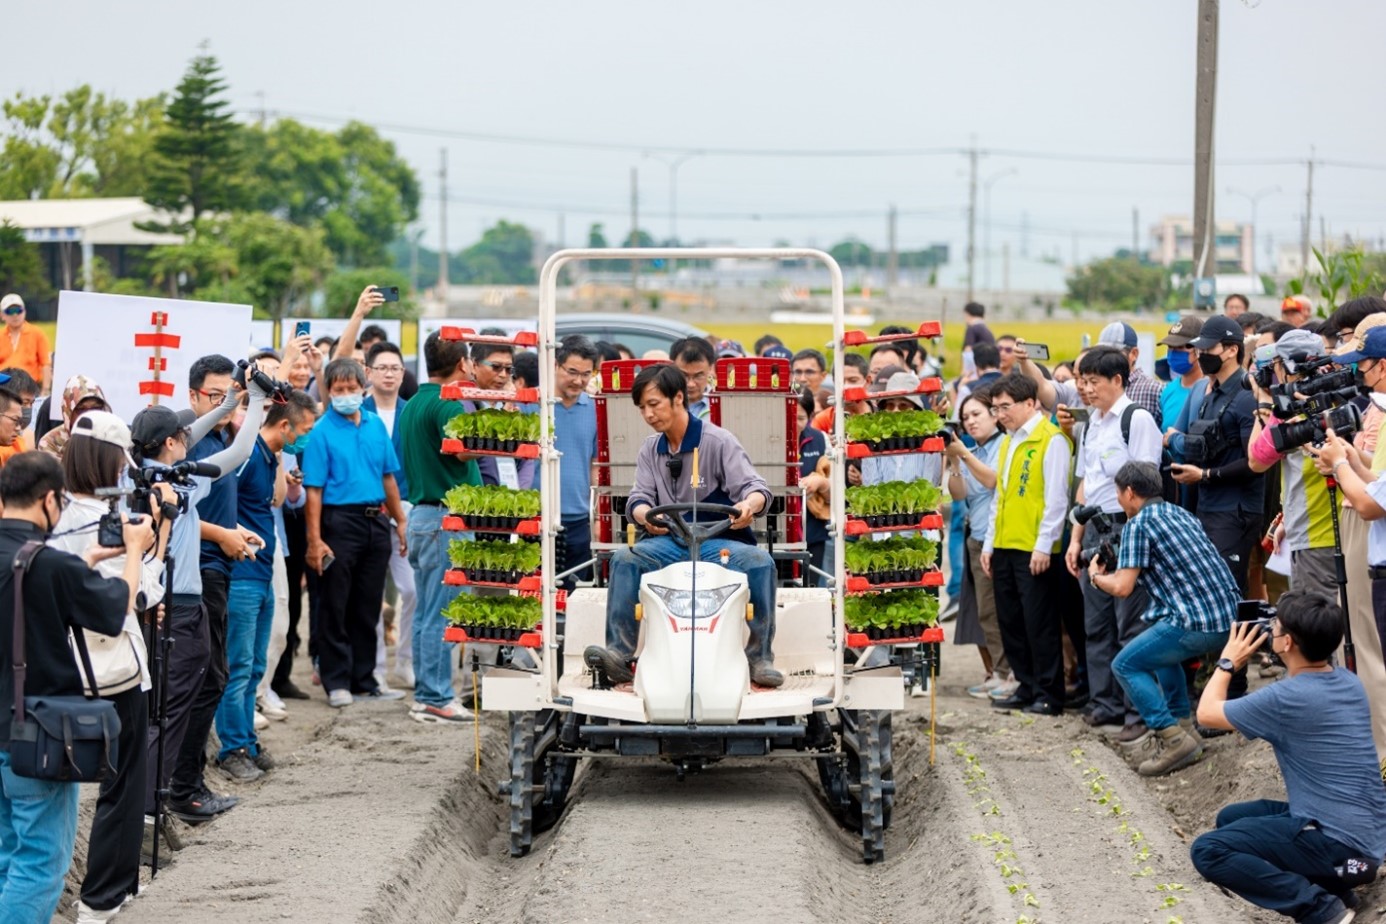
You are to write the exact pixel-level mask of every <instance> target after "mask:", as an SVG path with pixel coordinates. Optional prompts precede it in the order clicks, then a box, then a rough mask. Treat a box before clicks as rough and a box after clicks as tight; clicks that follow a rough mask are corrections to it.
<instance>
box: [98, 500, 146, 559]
mask: <svg viewBox="0 0 1386 924" xmlns="http://www.w3.org/2000/svg"><path fill="white" fill-rule="evenodd" d="M134 493H135V492H134V491H124V490H122V489H120V488H97V489H96V496H97V497H104V498H106V500H107V502H108V503H109V504H110V509H108V510H107V511H106V512H105V513H103V514H102V515H101V519H99V520H97V521H96V544H97V545H99V546H101V547H102V548H103V549H121V548H124V547H125V524H124V521H123V520H122V518H121V515H120V509H119V504H120V499H121V498H122V497H128V496H130V495H133V494H134ZM130 522H131V523H138V522H140V517H139V516H137V515H134V514H131V516H130Z"/></svg>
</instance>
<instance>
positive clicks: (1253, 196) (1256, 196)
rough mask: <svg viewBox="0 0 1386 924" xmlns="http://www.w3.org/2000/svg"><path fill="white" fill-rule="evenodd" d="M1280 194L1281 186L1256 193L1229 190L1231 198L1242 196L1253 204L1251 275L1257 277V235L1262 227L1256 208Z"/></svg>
mask: <svg viewBox="0 0 1386 924" xmlns="http://www.w3.org/2000/svg"><path fill="white" fill-rule="evenodd" d="M1278 192H1280V187H1279V186H1267V187H1266V188H1265V189H1258V190H1256V192H1254V193H1248V192H1242V191H1241V190H1240V189H1232V188H1229V189H1228V190H1227V194H1228V195H1229V196H1242V197H1244V198H1246V199H1247V200H1248V201H1249V202H1250V203H1251V275H1253V276H1255V275H1256V235H1257V234H1259V233H1260V226H1259V225H1258V224H1256V206H1257V205H1258V204H1259V203H1260V201H1261V200H1262V199H1264V198H1265V197H1266V196H1270V195H1274V194H1275V193H1278Z"/></svg>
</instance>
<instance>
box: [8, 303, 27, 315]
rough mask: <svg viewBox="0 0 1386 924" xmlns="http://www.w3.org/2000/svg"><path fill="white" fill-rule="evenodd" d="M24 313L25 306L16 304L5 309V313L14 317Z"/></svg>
mask: <svg viewBox="0 0 1386 924" xmlns="http://www.w3.org/2000/svg"><path fill="white" fill-rule="evenodd" d="M23 313H24V309H23V308H20V307H19V306H18V305H14V306H11V307H9V308H6V309H5V314H7V315H9V316H10V317H14V316H15V315H19V314H23Z"/></svg>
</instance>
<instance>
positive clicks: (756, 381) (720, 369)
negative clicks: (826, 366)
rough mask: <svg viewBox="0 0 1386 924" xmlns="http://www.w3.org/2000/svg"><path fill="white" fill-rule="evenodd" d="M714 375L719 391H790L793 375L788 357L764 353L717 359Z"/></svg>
mask: <svg viewBox="0 0 1386 924" xmlns="http://www.w3.org/2000/svg"><path fill="white" fill-rule="evenodd" d="M713 375H714V376H715V380H716V382H717V391H720V392H786V393H787V392H788V391H789V390H790V385H791V384H792V383H793V378H792V376H791V375H790V367H789V360H787V359H768V358H766V357H764V356H746V357H728V358H727V359H719V360H717V364H716V365H715V366H714V367H713Z"/></svg>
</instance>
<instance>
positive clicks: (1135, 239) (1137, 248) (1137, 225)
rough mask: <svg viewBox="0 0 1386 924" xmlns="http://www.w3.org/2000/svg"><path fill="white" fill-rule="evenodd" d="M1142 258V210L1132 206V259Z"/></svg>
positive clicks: (1138, 259)
mask: <svg viewBox="0 0 1386 924" xmlns="http://www.w3.org/2000/svg"><path fill="white" fill-rule="evenodd" d="M1140 258H1141V210H1140V209H1138V208H1136V207H1135V206H1134V205H1133V206H1131V259H1133V260H1136V261H1138V262H1139V261H1140Z"/></svg>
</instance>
